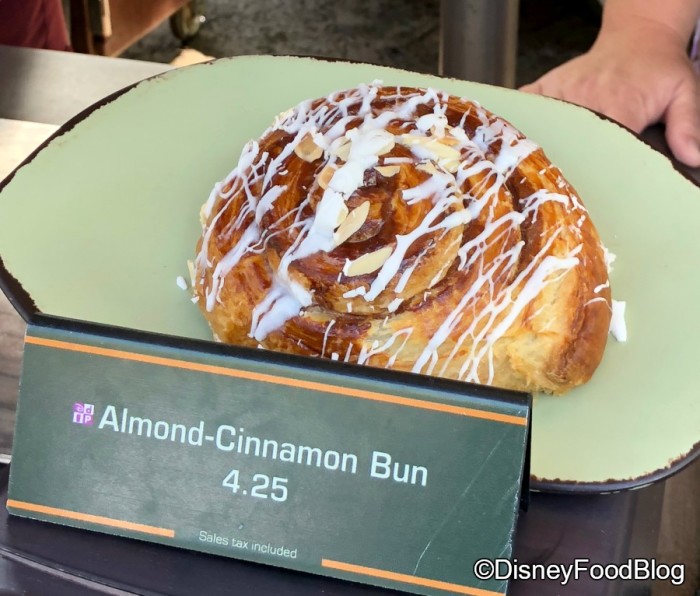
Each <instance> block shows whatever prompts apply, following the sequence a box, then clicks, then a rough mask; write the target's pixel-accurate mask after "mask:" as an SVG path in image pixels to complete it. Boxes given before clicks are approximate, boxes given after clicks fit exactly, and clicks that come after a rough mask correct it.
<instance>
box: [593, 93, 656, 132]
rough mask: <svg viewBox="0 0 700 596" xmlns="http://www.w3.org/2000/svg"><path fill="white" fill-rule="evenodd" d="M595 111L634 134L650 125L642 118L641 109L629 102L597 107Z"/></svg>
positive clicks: (624, 101)
mask: <svg viewBox="0 0 700 596" xmlns="http://www.w3.org/2000/svg"><path fill="white" fill-rule="evenodd" d="M594 109H596V106H594ZM597 109H598V111H599V112H601V113H603V114H605V115H606V116H608V118H612V119H613V120H615V121H616V122H619V123H620V124H622V125H624V126H626V127H627V128H629V129H630V130H633V131H634V132H636V133H640V132H642V131H643V130H644V129H645V128H646V127H647V126H648V125H649V124H650V120H649V118H645V116H644V110H643V109H642V107H641V106H638V105H637V104H636V103H633V102H632V101H629V100H621V101H616V102H613V103H610V104H608V105H601V106H597Z"/></svg>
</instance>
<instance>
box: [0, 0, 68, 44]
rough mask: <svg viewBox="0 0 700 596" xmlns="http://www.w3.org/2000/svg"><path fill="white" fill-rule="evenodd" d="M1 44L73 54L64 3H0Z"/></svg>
mask: <svg viewBox="0 0 700 596" xmlns="http://www.w3.org/2000/svg"><path fill="white" fill-rule="evenodd" d="M0 44H5V45H10V46H23V47H28V48H40V49H46V50H70V49H71V47H70V42H69V41H68V32H67V31H66V23H65V19H64V17H63V6H62V3H61V0H0Z"/></svg>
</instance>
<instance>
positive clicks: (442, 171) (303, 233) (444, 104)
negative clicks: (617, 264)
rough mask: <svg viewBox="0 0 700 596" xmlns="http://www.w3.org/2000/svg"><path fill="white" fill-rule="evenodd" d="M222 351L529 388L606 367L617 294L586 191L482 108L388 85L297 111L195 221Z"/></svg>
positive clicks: (209, 314)
mask: <svg viewBox="0 0 700 596" xmlns="http://www.w3.org/2000/svg"><path fill="white" fill-rule="evenodd" d="M201 218H202V225H203V233H202V236H201V238H200V240H199V244H198V247H197V252H198V254H197V256H196V259H195V263H194V272H193V285H194V292H195V295H196V297H197V298H198V304H199V306H200V308H201V310H202V312H203V313H204V316H205V317H206V318H207V320H208V322H209V324H210V325H211V328H212V330H213V332H214V334H215V337H216V338H217V339H219V340H221V341H224V342H228V343H233V344H239V345H245V346H253V347H264V348H268V349H271V350H279V351H283V352H291V353H297V354H305V355H311V356H321V357H328V358H332V359H334V360H340V361H345V362H352V363H360V364H367V365H371V366H377V367H385V368H391V369H395V370H402V371H412V372H415V373H424V374H431V375H438V376H443V377H449V378H454V379H461V380H464V381H471V382H476V383H484V384H490V385H495V386H499V387H506V388H512V389H519V390H527V391H546V392H551V393H562V392H564V391H566V390H568V389H570V388H572V387H574V386H576V385H579V384H581V383H584V382H585V381H587V380H588V379H589V378H590V377H591V375H592V374H593V372H594V371H595V369H596V367H597V366H598V364H599V362H600V360H601V358H602V355H603V350H604V347H605V343H606V338H607V334H608V329H609V325H610V313H611V308H610V300H611V298H610V287H609V282H608V274H607V268H606V263H605V259H604V254H603V248H602V246H601V242H600V239H599V237H598V234H597V232H596V230H595V228H594V226H593V223H592V222H591V220H590V218H589V216H588V213H587V211H586V209H585V208H584V206H583V204H582V202H581V199H580V198H579V196H578V195H577V193H576V191H575V190H574V189H573V188H572V187H571V185H570V184H569V183H568V182H567V181H566V180H565V179H564V177H563V175H562V173H561V171H560V170H559V169H558V168H557V167H555V166H554V165H552V163H550V161H549V160H548V159H547V157H546V156H545V154H544V152H543V151H542V149H541V148H539V147H538V146H537V145H535V144H534V143H533V142H532V141H530V140H529V139H527V138H525V137H524V136H523V135H522V134H521V133H520V132H519V131H517V130H516V129H515V128H514V127H513V126H512V125H510V124H509V123H508V122H506V121H505V120H503V119H501V118H499V117H497V116H495V115H494V114H492V113H490V112H489V111H488V110H486V109H484V108H483V107H481V106H479V105H478V104H476V103H474V102H471V101H467V100H465V99H461V98H458V97H454V96H451V95H448V94H446V93H443V92H440V91H436V90H433V89H416V88H408V87H401V88H398V87H388V86H387V87H385V86H382V85H380V84H378V83H373V84H371V85H362V86H359V87H357V88H355V89H350V90H346V91H340V92H336V93H332V94H331V95H329V96H328V97H324V98H320V99H315V100H309V101H304V102H302V103H301V104H299V105H298V106H297V107H295V108H293V109H291V110H289V111H288V112H285V113H283V114H281V115H280V116H278V117H277V119H276V120H275V122H274V124H273V125H272V126H271V127H270V128H268V129H267V130H266V131H265V132H264V133H263V134H262V136H261V138H260V140H258V141H251V142H249V143H248V144H247V145H246V146H245V147H244V149H243V152H242V154H241V157H240V160H239V163H238V165H237V167H236V168H235V169H234V170H233V171H232V172H231V173H230V174H229V175H228V176H227V177H226V178H225V179H224V180H223V181H222V182H220V183H218V184H217V185H216V186H215V188H214V190H213V191H212V193H211V195H210V197H209V199H208V200H207V202H206V203H205V204H204V206H203V207H202V212H201Z"/></svg>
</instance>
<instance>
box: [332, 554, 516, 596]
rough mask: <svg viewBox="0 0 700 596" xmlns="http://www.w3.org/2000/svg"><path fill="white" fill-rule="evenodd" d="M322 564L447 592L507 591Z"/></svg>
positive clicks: (478, 595)
mask: <svg viewBox="0 0 700 596" xmlns="http://www.w3.org/2000/svg"><path fill="white" fill-rule="evenodd" d="M321 566H322V567H326V568H328V569H336V570H338V571H347V572H348V573H354V574H356V575H367V576H369V577H379V578H382V579H390V580H393V581H397V582H402V583H404V584H413V585H416V586H424V587H426V588H435V589H437V590H445V591H446V592H454V593H456V594H468V595H469V596H504V594H505V592H493V591H491V590H482V589H480V588H470V587H469V586H461V585H459V584H450V583H448V582H441V581H438V580H435V579H427V578H425V577H416V576H415V575H406V574H404V573H394V572H393V571H385V570H384V569H375V568H374V567H362V566H360V565H351V564H350V563H342V562H340V561H331V560H330V559H322V560H321Z"/></svg>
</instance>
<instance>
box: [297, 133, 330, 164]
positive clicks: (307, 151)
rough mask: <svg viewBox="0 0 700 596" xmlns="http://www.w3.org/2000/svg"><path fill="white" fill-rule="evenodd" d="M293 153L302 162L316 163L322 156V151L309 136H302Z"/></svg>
mask: <svg viewBox="0 0 700 596" xmlns="http://www.w3.org/2000/svg"><path fill="white" fill-rule="evenodd" d="M294 153H296V154H297V156H298V157H300V158H301V159H303V160H304V161H308V162H312V161H316V160H317V159H318V158H319V157H321V156H322V155H323V149H322V148H321V147H319V146H318V145H317V144H316V143H315V142H314V139H313V137H312V136H311V135H310V134H308V133H307V134H306V135H304V138H303V139H302V140H301V141H300V142H299V144H298V145H297V146H296V147H294Z"/></svg>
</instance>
